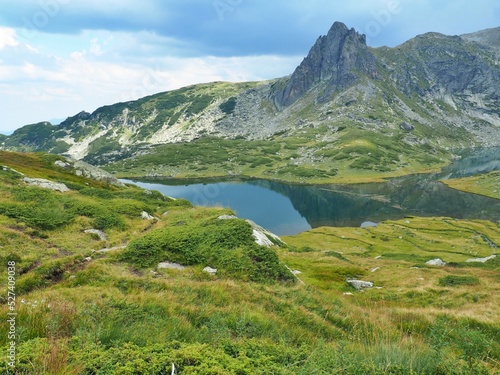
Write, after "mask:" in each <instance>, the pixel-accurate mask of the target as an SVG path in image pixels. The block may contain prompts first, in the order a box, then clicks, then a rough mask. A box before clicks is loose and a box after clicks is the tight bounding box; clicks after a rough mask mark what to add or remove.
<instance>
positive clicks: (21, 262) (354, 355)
mask: <svg viewBox="0 0 500 375" xmlns="http://www.w3.org/2000/svg"><path fill="white" fill-rule="evenodd" d="M177 147H179V148H181V149H182V147H187V146H183V145H179V146H177ZM261 147H267V146H261ZM279 147H283V148H284V147H285V146H284V145H281V146H279ZM242 154H243V153H242ZM58 159H60V157H59V156H55V155H47V154H21V153H8V152H0V259H1V262H2V265H3V266H2V268H1V269H0V288H1V290H2V294H1V295H0V301H1V304H0V310H1V312H2V316H4V317H6V316H7V313H8V312H9V311H11V310H9V304H8V293H7V292H8V280H9V278H8V265H11V264H14V263H15V298H16V299H15V301H16V303H15V309H16V313H17V315H16V326H15V327H16V330H15V347H16V363H15V365H16V366H15V367H14V368H12V367H10V366H9V365H8V360H7V359H6V358H7V354H8V349H9V346H10V341H11V340H10V339H9V338H8V335H9V332H10V325H9V323H8V322H7V319H2V320H1V321H0V347H1V348H2V360H1V361H0V372H1V373H11V374H37V375H63V374H86V375H90V374H106V375H108V374H116V375H118V374H120V375H125V374H127V375H128V374H130V375H132V374H158V375H159V374H171V372H172V364H173V365H174V366H175V367H176V369H177V373H178V374H200V375H210V374H214V375H215V374H234V375H236V374H238V375H241V374H249V375H250V374H273V375H274V374H303V375H306V374H308V375H309V374H325V375H326V374H356V375H357V374H360V375H361V374H380V375H382V374H412V375H413V374H436V375H448V374H457V375H458V374H463V375H465V374H498V373H500V340H499V339H498V338H499V337H500V319H499V317H500V293H499V292H500V272H499V271H500V269H499V267H500V257H496V258H491V259H490V260H488V261H487V262H485V263H480V262H467V260H469V259H471V258H484V257H490V256H492V255H496V254H498V252H499V250H498V246H500V227H499V223H498V222H489V221H468V220H454V219H451V218H419V217H409V218H406V219H403V220H399V221H386V222H383V223H381V224H380V225H379V226H377V227H373V228H363V229H361V228H326V227H321V228H316V229H313V230H310V231H308V232H304V233H300V234H298V235H295V236H289V237H283V238H282V240H283V241H284V244H279V243H278V242H276V244H275V245H274V246H272V247H270V248H267V247H263V246H260V245H257V244H256V243H255V241H254V239H253V237H252V228H251V226H250V225H249V224H248V223H247V222H246V221H244V220H240V219H231V220H220V219H218V218H219V216H221V215H230V214H232V212H231V211H230V210H228V209H225V208H220V207H211V208H202V207H195V206H193V205H192V204H191V203H190V202H188V201H185V200H174V199H171V198H168V197H165V196H163V195H161V194H160V193H157V192H154V191H147V190H143V189H140V188H137V187H134V186H131V185H130V186H125V187H115V186H111V185H107V184H105V183H102V182H96V181H93V180H90V179H87V178H84V177H81V176H76V175H75V174H74V173H72V171H70V170H68V169H65V168H61V167H57V166H56V165H54V162H55V161H56V160H58ZM264 165H265V164H264ZM256 168H258V166H256ZM21 173H22V174H24V175H26V176H28V177H33V178H35V177H36V178H46V179H49V180H51V181H56V182H62V183H64V184H66V186H68V187H69V188H70V191H69V192H65V193H60V192H56V191H52V190H49V189H42V188H38V187H31V186H28V185H27V184H25V183H24V182H23V181H22V178H23V175H22V174H21ZM143 211H146V212H147V213H148V214H149V215H150V216H151V217H152V219H151V220H148V219H144V218H142V217H141V213H142V212H143ZM88 229H98V230H100V231H102V232H103V233H104V234H105V238H101V237H100V236H99V235H97V234H93V233H85V230H88ZM436 258H440V259H441V260H443V261H444V262H445V263H446V264H445V265H444V266H432V265H428V264H426V262H427V261H429V260H432V259H436ZM166 261H169V262H176V263H179V264H182V265H184V266H185V269H182V270H178V269H161V268H158V263H160V262H166ZM9 262H10V263H9ZM12 262H14V263H12ZM206 266H210V267H212V268H216V269H217V273H216V274H214V275H213V274H208V273H206V272H204V271H203V268H204V267H206ZM290 270H293V271H300V273H298V272H294V273H292V272H291V271H290ZM347 279H359V280H365V281H370V282H372V283H373V287H372V288H369V289H364V290H356V289H354V288H353V287H352V286H350V285H349V284H348V283H347V282H346V280H347Z"/></svg>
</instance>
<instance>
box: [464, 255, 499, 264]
mask: <svg viewBox="0 0 500 375" xmlns="http://www.w3.org/2000/svg"><path fill="white" fill-rule="evenodd" d="M496 257H497V256H496V255H490V256H489V257H486V258H471V259H467V260H466V262H467V263H486V262H487V261H489V260H491V259H495V258H496Z"/></svg>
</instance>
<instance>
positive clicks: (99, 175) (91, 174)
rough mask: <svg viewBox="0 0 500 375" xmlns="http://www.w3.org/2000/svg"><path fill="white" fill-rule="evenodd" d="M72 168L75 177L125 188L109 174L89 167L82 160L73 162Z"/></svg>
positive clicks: (91, 166)
mask: <svg viewBox="0 0 500 375" xmlns="http://www.w3.org/2000/svg"><path fill="white" fill-rule="evenodd" d="M73 166H74V168H75V174H76V175H77V176H84V177H87V178H90V179H92V180H95V181H102V182H106V183H108V184H110V185H114V186H119V187H123V186H125V184H124V183H123V182H121V181H120V180H118V179H117V178H116V177H115V176H113V175H112V174H111V173H109V172H106V171H105V170H103V169H101V168H98V167H94V166H93V165H90V164H88V163H86V162H84V161H82V160H77V161H75V163H74V165H73Z"/></svg>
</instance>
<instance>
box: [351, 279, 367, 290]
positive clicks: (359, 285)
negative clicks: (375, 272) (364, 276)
mask: <svg viewBox="0 0 500 375" xmlns="http://www.w3.org/2000/svg"><path fill="white" fill-rule="evenodd" d="M347 283H348V284H350V285H351V286H352V287H353V288H354V289H357V290H361V289H369V288H373V283H372V282H371V281H363V280H347Z"/></svg>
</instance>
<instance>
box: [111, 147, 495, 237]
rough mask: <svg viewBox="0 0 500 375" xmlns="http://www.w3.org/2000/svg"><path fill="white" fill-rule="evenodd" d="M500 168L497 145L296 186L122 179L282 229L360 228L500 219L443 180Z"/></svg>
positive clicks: (488, 205)
mask: <svg viewBox="0 0 500 375" xmlns="http://www.w3.org/2000/svg"><path fill="white" fill-rule="evenodd" d="M494 170H500V147H495V148H488V149H475V150H468V151H464V152H462V153H461V155H460V158H459V159H458V160H456V161H455V162H454V163H452V164H451V165H449V166H448V167H446V168H444V169H443V170H442V171H441V172H439V173H433V174H414V175H407V176H404V177H399V178H393V179H389V180H387V181H385V182H382V183H369V184H350V185H299V184H287V183H283V182H276V181H269V180H256V179H239V180H221V179H218V180H207V179H204V180H185V179H182V180H176V179H158V178H155V179H146V178H144V179H138V180H125V179H123V180H121V181H123V182H125V183H133V184H136V185H138V186H140V187H143V188H145V189H149V190H158V191H160V192H161V193H163V194H165V195H167V196H169V197H173V198H184V199H187V200H189V201H190V202H192V203H193V204H194V205H201V206H223V207H229V208H231V209H232V210H233V211H234V212H235V213H236V215H238V217H241V218H247V219H250V220H253V221H254V222H256V223H257V224H259V225H261V226H262V227H264V228H266V229H268V230H270V231H271V232H273V233H276V234H277V235H293V234H297V233H300V232H303V231H306V230H309V229H311V228H317V227H321V226H335V227H347V226H349V227H359V226H362V225H374V224H375V223H378V222H381V221H384V220H395V219H402V218H404V217H408V216H434V217H450V218H454V219H483V220H490V221H494V222H496V221H498V220H499V219H500V200H497V199H493V198H488V197H484V196H481V195H476V194H470V193H465V192H461V191H458V190H454V189H451V188H449V187H447V186H446V185H445V184H443V183H442V182H441V181H442V180H446V179H451V178H461V177H467V176H472V175H477V174H481V173H487V172H490V171H494Z"/></svg>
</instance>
